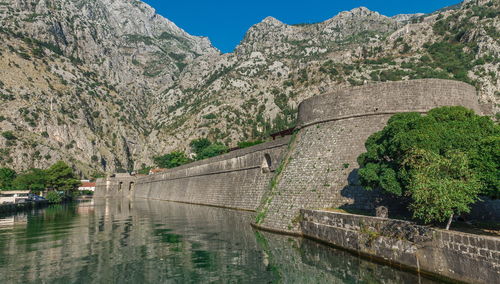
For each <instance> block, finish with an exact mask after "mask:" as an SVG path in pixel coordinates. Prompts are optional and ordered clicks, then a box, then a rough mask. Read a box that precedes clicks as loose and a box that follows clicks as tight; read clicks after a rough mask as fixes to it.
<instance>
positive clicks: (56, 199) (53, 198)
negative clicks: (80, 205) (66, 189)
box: [46, 191, 63, 203]
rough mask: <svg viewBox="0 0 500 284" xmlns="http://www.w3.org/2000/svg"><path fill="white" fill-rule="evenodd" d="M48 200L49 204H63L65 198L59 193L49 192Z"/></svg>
mask: <svg viewBox="0 0 500 284" xmlns="http://www.w3.org/2000/svg"><path fill="white" fill-rule="evenodd" d="M46 199H47V200H48V201H49V203H61V202H62V201H63V197H62V195H61V194H59V193H58V192H57V191H49V192H48V193H47V196H46Z"/></svg>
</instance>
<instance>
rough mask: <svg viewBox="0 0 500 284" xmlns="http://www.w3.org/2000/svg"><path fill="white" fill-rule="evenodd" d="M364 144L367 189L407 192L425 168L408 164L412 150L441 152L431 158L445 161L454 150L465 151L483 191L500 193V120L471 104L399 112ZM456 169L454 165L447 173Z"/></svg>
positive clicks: (363, 173)
mask: <svg viewBox="0 0 500 284" xmlns="http://www.w3.org/2000/svg"><path fill="white" fill-rule="evenodd" d="M365 146H366V149H367V152H366V153H363V154H361V155H360V156H359V157H358V163H359V164H360V166H361V168H360V170H359V176H360V181H361V184H362V185H363V186H364V187H365V188H366V189H374V188H381V189H383V190H385V191H386V192H389V193H391V194H395V195H397V196H402V195H408V194H406V193H407V191H408V190H411V185H412V184H414V182H415V180H416V179H417V177H419V176H418V175H417V174H416V173H415V170H416V171H423V168H422V167H417V168H416V169H415V168H413V167H412V166H411V165H410V164H405V161H407V160H408V157H409V155H412V153H414V151H416V150H423V151H425V152H426V153H427V154H426V155H437V157H434V156H432V157H433V158H432V159H431V160H430V161H432V162H433V163H438V162H439V163H441V164H442V163H444V162H443V161H444V160H443V161H442V159H452V158H451V156H450V155H451V154H450V153H452V152H460V153H462V154H461V155H464V159H466V160H467V163H466V165H467V166H466V167H467V168H468V171H470V175H471V176H472V177H471V179H474V180H477V186H478V190H479V191H480V193H481V194H483V195H488V196H490V197H492V198H500V178H499V177H500V153H499V152H500V151H498V149H500V126H499V125H498V124H496V123H494V122H493V121H492V120H491V119H490V118H489V117H486V116H479V115H476V114H474V112H473V111H472V110H469V109H466V108H464V107H440V108H435V109H433V110H431V111H429V112H428V114H427V115H421V114H419V113H401V114H396V115H394V116H392V117H391V118H390V119H389V121H388V124H387V126H386V127H385V128H384V129H383V130H381V131H379V132H376V133H374V134H373V135H371V136H370V137H369V138H368V139H367V141H366V144H365ZM438 157H439V158H438ZM464 165H465V164H464ZM441 172H442V173H443V171H441ZM452 172H453V171H452V170H451V169H450V173H449V175H450V177H448V178H451V177H452ZM420 174H422V175H423V174H424V172H421V173H420Z"/></svg>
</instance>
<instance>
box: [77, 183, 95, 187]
mask: <svg viewBox="0 0 500 284" xmlns="http://www.w3.org/2000/svg"><path fill="white" fill-rule="evenodd" d="M80 187H95V182H82V185H80Z"/></svg>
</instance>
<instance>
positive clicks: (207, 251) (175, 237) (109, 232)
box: [0, 199, 434, 283]
mask: <svg viewBox="0 0 500 284" xmlns="http://www.w3.org/2000/svg"><path fill="white" fill-rule="evenodd" d="M19 216H22V218H20V220H22V219H23V218H24V219H25V222H24V225H22V224H21V223H22V222H21V223H19V226H17V225H16V224H15V222H14V225H12V224H11V225H9V226H2V225H0V275H1V278H2V279H1V280H2V283H35V282H36V283H41V282H42V283H43V282H50V283H206V282H217V283H221V282H222V283H418V282H420V283H434V282H432V281H430V280H427V279H423V278H419V277H418V276H417V275H414V274H411V273H406V272H402V271H398V270H394V269H392V268H390V267H387V266H382V265H378V264H374V263H371V262H368V261H365V260H362V259H359V258H357V257H354V256H353V255H351V254H348V253H345V252H342V251H338V250H334V249H332V248H329V247H327V246H324V245H321V244H318V243H316V242H313V241H310V240H304V239H299V238H291V237H287V236H281V235H273V234H269V233H265V232H256V231H254V230H252V228H251V227H250V226H249V225H248V224H249V222H250V220H251V218H253V217H252V214H251V213H245V212H238V211H233V210H226V209H220V208H213V207H203V206H195V205H187V204H177V203H168V202H162V201H146V200H137V201H134V202H130V201H128V200H126V199H124V200H109V199H101V200H95V202H94V204H90V203H82V204H78V205H72V206H56V207H51V208H47V209H45V210H38V211H33V212H29V213H20V214H18V215H16V217H15V218H19ZM9 218H13V217H12V216H9V217H1V216H0V224H1V223H2V220H7V219H9ZM4 222H5V221H4Z"/></svg>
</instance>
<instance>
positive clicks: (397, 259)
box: [300, 209, 500, 283]
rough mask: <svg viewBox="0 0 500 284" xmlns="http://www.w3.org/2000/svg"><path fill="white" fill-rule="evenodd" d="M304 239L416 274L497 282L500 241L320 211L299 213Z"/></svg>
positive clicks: (382, 219)
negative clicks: (404, 268)
mask: <svg viewBox="0 0 500 284" xmlns="http://www.w3.org/2000/svg"><path fill="white" fill-rule="evenodd" d="M301 216H302V218H301V219H302V220H301V222H300V227H301V231H302V234H303V235H304V236H306V237H309V238H313V239H317V240H320V241H322V242H325V243H328V244H331V245H334V246H338V247H341V248H344V249H347V250H350V251H355V252H357V253H359V254H361V255H366V256H370V257H374V258H377V259H381V260H384V261H386V262H389V263H391V264H393V265H402V266H405V267H409V268H411V269H413V270H415V271H419V272H423V273H428V274H433V275H439V276H444V277H446V278H449V279H453V280H459V281H465V282H471V283H496V281H498V279H500V238H497V237H491V236H479V235H473V234H467V233H461V232H454V231H444V230H439V229H434V228H430V227H426V226H420V225H416V224H414V223H411V222H408V221H403V220H393V219H386V218H379V217H372V216H362V215H354V214H348V213H338V212H329V211H320V210H308V209H302V210H301Z"/></svg>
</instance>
